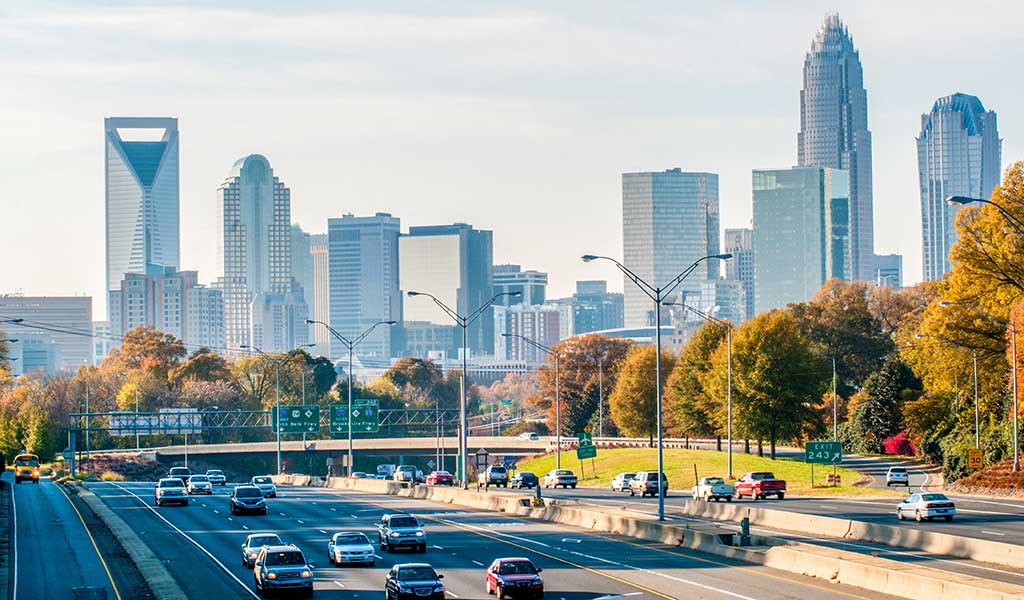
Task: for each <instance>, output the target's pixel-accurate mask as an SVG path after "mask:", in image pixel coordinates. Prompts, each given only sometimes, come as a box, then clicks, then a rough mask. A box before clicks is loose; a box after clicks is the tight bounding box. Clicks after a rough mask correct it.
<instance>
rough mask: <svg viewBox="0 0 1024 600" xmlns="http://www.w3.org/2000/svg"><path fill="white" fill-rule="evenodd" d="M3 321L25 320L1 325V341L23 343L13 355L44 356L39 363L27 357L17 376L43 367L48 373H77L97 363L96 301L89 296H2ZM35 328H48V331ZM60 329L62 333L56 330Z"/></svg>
mask: <svg viewBox="0 0 1024 600" xmlns="http://www.w3.org/2000/svg"><path fill="white" fill-rule="evenodd" d="M0 319H5V320H6V319H24V320H25V321H24V323H23V324H22V325H15V324H11V323H6V324H0V338H4V339H10V338H14V339H17V340H19V341H18V342H17V343H15V344H12V345H11V356H12V357H16V356H18V353H20V352H22V351H24V352H26V353H28V354H34V353H36V352H37V351H38V352H40V353H41V354H42V358H40V359H39V360H38V361H36V359H31V360H30V357H29V356H26V357H25V359H24V363H25V364H23V365H18V364H17V363H20V362H23V361H22V360H17V361H14V364H12V367H13V368H14V370H15V372H16V373H21V370H22V369H24V370H29V371H30V370H34V368H36V367H38V368H42V369H45V370H46V371H47V372H51V373H52V372H54V371H68V372H74V371H76V370H78V367H81V366H89V365H91V364H92V362H93V347H92V339H91V338H90V337H89V335H90V333H91V332H92V298H91V297H89V296H17V295H3V294H0ZM26 325H33V326H38V327H47V328H49V329H48V330H44V329H38V328H36V327H26ZM54 330H58V331H54Z"/></svg>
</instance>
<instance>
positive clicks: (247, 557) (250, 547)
mask: <svg viewBox="0 0 1024 600" xmlns="http://www.w3.org/2000/svg"><path fill="white" fill-rule="evenodd" d="M283 545H284V542H282V541H281V536H279V535H277V534H276V533H250V534H249V535H248V536H246V538H245V543H244V544H242V566H243V567H245V568H247V569H251V568H252V566H253V565H254V564H255V563H256V556H257V555H258V554H259V553H260V548H262V547H263V546H283Z"/></svg>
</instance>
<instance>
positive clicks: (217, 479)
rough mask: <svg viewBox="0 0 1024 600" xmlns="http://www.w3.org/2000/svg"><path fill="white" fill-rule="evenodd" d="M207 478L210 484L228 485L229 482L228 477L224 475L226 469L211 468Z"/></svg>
mask: <svg viewBox="0 0 1024 600" xmlns="http://www.w3.org/2000/svg"><path fill="white" fill-rule="evenodd" d="M206 478H207V479H209V480H210V485H226V484H227V482H228V479H227V477H224V471H221V470H220V469H210V470H209V471H207V472H206Z"/></svg>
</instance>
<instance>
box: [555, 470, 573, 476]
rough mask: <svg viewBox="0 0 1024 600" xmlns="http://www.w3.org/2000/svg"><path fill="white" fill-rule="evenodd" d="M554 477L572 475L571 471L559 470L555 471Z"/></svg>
mask: <svg viewBox="0 0 1024 600" xmlns="http://www.w3.org/2000/svg"><path fill="white" fill-rule="evenodd" d="M555 475H572V471H569V470H567V469H560V470H558V471H555Z"/></svg>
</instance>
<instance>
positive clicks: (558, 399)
mask: <svg viewBox="0 0 1024 600" xmlns="http://www.w3.org/2000/svg"><path fill="white" fill-rule="evenodd" d="M501 337H505V338H514V339H518V340H522V341H524V342H526V343H527V344H529V345H531V346H533V347H534V348H536V349H538V350H540V351H541V352H544V353H545V354H547V355H548V356H554V357H555V468H556V469H561V468H562V394H561V385H560V381H559V379H560V378H559V376H558V352H557V351H555V349H554V348H550V347H548V346H545V345H544V344H541V343H540V342H536V341H534V340H531V339H530V338H528V337H526V336H524V335H519V334H517V333H503V334H501Z"/></svg>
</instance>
